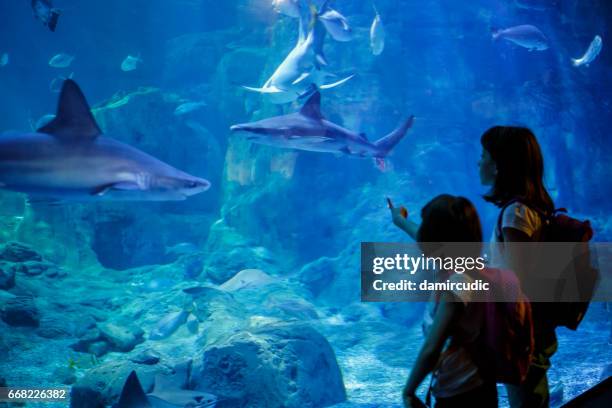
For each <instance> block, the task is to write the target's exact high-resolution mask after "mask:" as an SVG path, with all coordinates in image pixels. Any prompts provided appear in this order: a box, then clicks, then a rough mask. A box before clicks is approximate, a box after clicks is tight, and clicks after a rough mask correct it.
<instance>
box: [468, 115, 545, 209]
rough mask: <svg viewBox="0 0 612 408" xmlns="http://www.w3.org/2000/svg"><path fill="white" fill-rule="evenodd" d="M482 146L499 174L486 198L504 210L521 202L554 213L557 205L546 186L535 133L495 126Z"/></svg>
mask: <svg viewBox="0 0 612 408" xmlns="http://www.w3.org/2000/svg"><path fill="white" fill-rule="evenodd" d="M480 143H481V144H482V147H483V148H484V149H485V150H486V151H487V152H488V153H489V154H490V155H491V158H492V159H493V161H494V162H495V165H496V167H497V175H496V176H495V182H494V184H493V187H492V188H491V190H490V191H489V192H488V193H487V194H485V195H484V199H485V200H486V201H489V202H491V203H494V204H495V205H497V206H498V207H503V206H504V205H505V204H506V203H507V202H508V201H510V200H512V199H518V200H520V201H521V202H523V203H524V204H526V205H530V206H533V207H535V208H538V209H540V210H543V211H552V210H553V208H554V204H553V201H552V199H551V198H550V195H549V194H548V191H546V187H544V159H543V158H542V151H541V150H540V145H539V144H538V141H537V139H536V137H535V135H534V134H533V132H532V131H531V130H529V129H527V128H524V127H517V126H495V127H492V128H491V129H489V130H487V131H486V132H485V133H484V134H483V135H482V137H481V138H480Z"/></svg>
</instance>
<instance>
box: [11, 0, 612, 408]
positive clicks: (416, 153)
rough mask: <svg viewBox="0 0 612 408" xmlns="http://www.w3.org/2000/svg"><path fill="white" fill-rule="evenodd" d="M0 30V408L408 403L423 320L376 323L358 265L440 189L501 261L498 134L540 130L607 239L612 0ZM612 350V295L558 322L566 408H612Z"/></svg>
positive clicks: (281, 0)
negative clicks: (491, 180) (601, 398)
mask: <svg viewBox="0 0 612 408" xmlns="http://www.w3.org/2000/svg"><path fill="white" fill-rule="evenodd" d="M0 16H2V24H1V25H0V89H1V90H2V92H1V94H0V132H1V133H2V135H1V136H0V406H7V407H9V406H28V407H30V406H32V407H47V406H49V407H55V406H57V407H63V406H70V407H79V408H80V407H92V408H98V407H113V406H115V407H122V408H135V407H147V406H151V407H162V406H163V407H170V406H172V407H187V406H188V407H213V406H217V407H329V406H334V407H342V408H345V407H346V408H349V407H363V408H365V407H401V406H403V402H402V389H403V387H404V384H405V383H406V380H407V378H408V376H409V375H410V373H411V370H412V367H413V365H414V363H415V361H416V359H417V355H418V353H419V350H420V348H421V345H422V344H423V341H424V334H423V331H422V321H423V315H424V312H425V311H426V308H427V307H428V306H427V304H426V302H366V301H362V298H361V290H360V287H361V286H360V285H361V278H360V274H361V268H362V265H361V244H362V243H363V242H378V243H384V242H387V243H400V244H401V243H411V242H414V241H413V239H412V238H411V237H410V236H409V235H407V234H406V233H405V232H404V231H402V230H401V229H399V228H397V227H396V226H395V225H394V223H393V222H392V217H391V213H390V210H389V207H388V202H387V198H389V199H390V200H391V201H392V203H393V204H394V205H396V206H398V207H399V206H400V205H401V206H403V207H404V209H405V211H404V210H403V211H402V216H404V217H406V219H408V220H411V221H413V222H414V223H416V224H418V223H419V222H420V217H421V208H422V207H423V205H424V204H425V203H427V202H428V201H429V200H431V199H432V198H433V197H435V196H437V195H439V194H443V193H445V194H452V195H459V196H464V197H466V198H468V199H469V200H470V201H471V202H472V203H473V204H474V205H475V207H476V208H477V210H478V214H479V216H480V219H481V224H482V229H483V231H484V233H483V234H484V237H485V241H489V237H491V236H492V234H493V231H494V227H495V225H496V222H497V217H498V214H499V208H497V207H496V206H494V205H493V204H491V203H490V202H487V201H485V199H484V198H483V195H484V194H485V193H486V192H487V189H488V187H486V186H483V185H481V182H480V180H479V165H478V162H479V160H480V159H481V151H482V147H481V140H480V139H481V135H482V134H483V133H484V132H485V131H486V130H487V129H489V128H491V127H492V126H496V125H512V126H522V127H528V128H529V129H531V130H532V131H533V133H534V134H535V135H536V138H537V140H538V142H539V144H540V146H541V149H542V154H543V157H544V179H545V185H546V188H547V189H548V191H549V192H550V195H551V196H552V199H553V200H554V203H555V207H564V208H566V209H567V210H568V211H569V214H570V215H571V216H572V217H574V218H576V219H579V220H589V221H590V223H591V226H592V228H593V231H594V235H593V238H592V240H591V242H592V243H598V244H605V243H607V242H610V241H611V240H612V221H611V215H612V166H611V164H610V163H611V157H612V155H611V154H612V139H611V135H610V126H612V52H611V51H610V49H611V48H610V47H609V41H610V39H611V38H612V36H611V34H612V32H611V30H610V28H611V27H612V2H610V1H608V0H471V1H456V0H363V1H358V0H332V1H322V0H223V1H216V0H172V1H170V0H129V1H121V0H105V1H94V0H80V1H77V0H32V1H30V0H0ZM525 165H527V163H525ZM609 300H610V301H611V302H612V298H611V299H609ZM611 328H612V303H607V302H604V301H593V302H591V304H590V305H589V308H588V312H587V314H586V317H585V318H584V320H583V321H582V322H581V324H580V326H579V327H578V329H577V330H569V329H567V328H564V327H559V328H557V330H556V332H557V337H558V350H557V352H556V353H555V354H554V355H553V357H552V366H551V368H550V369H549V371H548V380H549V389H550V406H553V407H557V406H561V405H563V404H566V403H568V402H569V401H571V400H572V399H574V398H577V397H580V396H581V395H585V393H586V395H588V392H589V390H590V389H592V388H593V387H597V385H598V384H599V387H600V388H599V389H600V391H601V389H602V387H603V391H602V392H604V394H605V393H606V392H607V393H608V394H605V395H607V397H608V398H609V397H610V394H609V393H610V382H609V377H610V376H611V375H612V366H611V364H612V337H611ZM606 380H608V381H607V383H606ZM429 384H430V381H429V379H426V380H425V381H423V382H422V383H421V385H420V387H419V388H418V391H417V396H418V397H419V398H420V399H422V400H423V401H425V399H426V395H427V393H428V388H429ZM601 384H603V386H602V385H601ZM606 387H607V388H606ZM9 392H10V395H9ZM498 399H499V406H501V407H507V406H509V402H508V397H507V395H506V391H505V388H504V386H503V385H501V384H500V385H498ZM607 401H608V402H610V399H608V400H607ZM575 406H582V405H575ZM585 406H587V405H585ZM588 406H603V405H588ZM607 406H610V405H607Z"/></svg>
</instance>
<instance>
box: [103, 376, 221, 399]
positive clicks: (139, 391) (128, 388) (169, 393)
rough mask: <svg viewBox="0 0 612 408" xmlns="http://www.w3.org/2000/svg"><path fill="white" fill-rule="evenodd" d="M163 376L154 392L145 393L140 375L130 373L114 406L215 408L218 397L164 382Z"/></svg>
mask: <svg viewBox="0 0 612 408" xmlns="http://www.w3.org/2000/svg"><path fill="white" fill-rule="evenodd" d="M162 379H163V377H162V376H160V375H157V376H156V378H155V388H154V391H153V392H152V393H149V394H145V392H144V390H143V388H142V385H141V384H140V381H139V380H138V375H136V372H135V371H132V372H131V373H130V375H128V377H127V379H126V381H125V383H124V385H123V388H122V389H121V394H120V396H119V401H118V402H117V404H115V405H113V407H114V408H179V407H191V408H214V407H215V405H216V404H217V397H216V396H214V395H212V394H208V393H205V392H199V391H192V390H183V389H179V388H176V386H175V385H174V384H169V382H168V384H166V382H167V381H166V382H162V381H160V380H162Z"/></svg>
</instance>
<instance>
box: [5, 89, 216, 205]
mask: <svg viewBox="0 0 612 408" xmlns="http://www.w3.org/2000/svg"><path fill="white" fill-rule="evenodd" d="M101 134H102V132H101V131H100V128H99V127H98V124H97V123H96V121H95V119H94V117H93V115H92V114H91V111H90V109H89V105H88V104H87V101H86V100H85V97H84V96H83V93H82V92H81V90H80V89H79V87H78V85H77V84H76V82H74V81H73V80H71V79H67V80H65V81H64V84H63V86H62V90H61V93H60V97H59V103H58V108H57V114H56V116H55V118H54V119H53V120H52V121H51V122H49V123H48V124H46V125H44V126H43V127H41V128H40V129H38V130H37V131H36V132H32V133H6V134H2V135H0V187H1V188H5V189H8V190H13V191H18V192H23V193H27V194H30V195H33V196H38V197H43V198H45V199H46V198H49V199H52V200H53V201H75V200H76V201H83V200H144V201H167V200H183V199H185V198H187V197H188V196H192V195H194V194H198V193H201V192H203V191H206V190H208V188H209V187H210V182H208V181H207V180H204V179H201V178H198V177H194V176H191V175H189V174H187V173H184V172H182V171H180V170H177V169H175V168H174V167H172V166H170V165H168V164H166V163H164V162H162V161H160V160H158V159H156V158H154V157H152V156H149V155H148V154H146V153H144V152H142V151H140V150H138V149H135V148H133V147H131V146H128V145H126V144H124V143H121V142H119V141H117V140H114V139H111V138H109V137H104V136H102V135H101Z"/></svg>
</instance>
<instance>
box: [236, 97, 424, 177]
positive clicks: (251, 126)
mask: <svg viewBox="0 0 612 408" xmlns="http://www.w3.org/2000/svg"><path fill="white" fill-rule="evenodd" d="M320 105H321V94H320V93H319V92H318V91H316V92H315V93H313V94H312V95H311V96H310V98H309V99H308V101H306V103H305V104H304V106H303V107H302V109H301V110H300V111H299V112H295V113H291V114H288V115H282V116H275V117H271V118H267V119H263V120H260V121H257V122H251V123H243V124H239V125H234V126H232V127H231V128H230V129H231V130H232V131H233V132H241V133H246V135H247V136H246V138H247V139H248V140H250V141H252V142H254V143H260V144H265V145H269V146H275V147H284V148H291V149H298V150H307V151H312V152H325V153H336V154H338V153H340V154H346V155H351V156H356V157H373V158H374V159H375V161H376V164H377V166H378V167H379V168H381V169H384V158H385V156H387V154H388V153H389V152H390V151H391V149H393V147H394V146H395V145H396V144H397V143H399V141H400V140H401V139H402V138H403V137H404V135H405V134H406V132H407V131H408V129H410V128H411V127H412V124H413V122H414V116H410V118H408V120H406V121H405V122H404V123H403V124H402V125H400V126H399V127H398V128H397V129H395V130H394V131H393V132H391V133H389V134H388V135H387V136H384V137H382V138H380V139H378V140H376V141H374V142H370V141H369V140H368V139H367V138H366V136H365V135H364V134H363V133H355V132H352V131H350V130H348V129H345V128H343V127H341V126H339V125H337V124H335V123H332V122H330V121H328V120H327V119H325V117H324V116H323V115H322V114H321V106H320Z"/></svg>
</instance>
